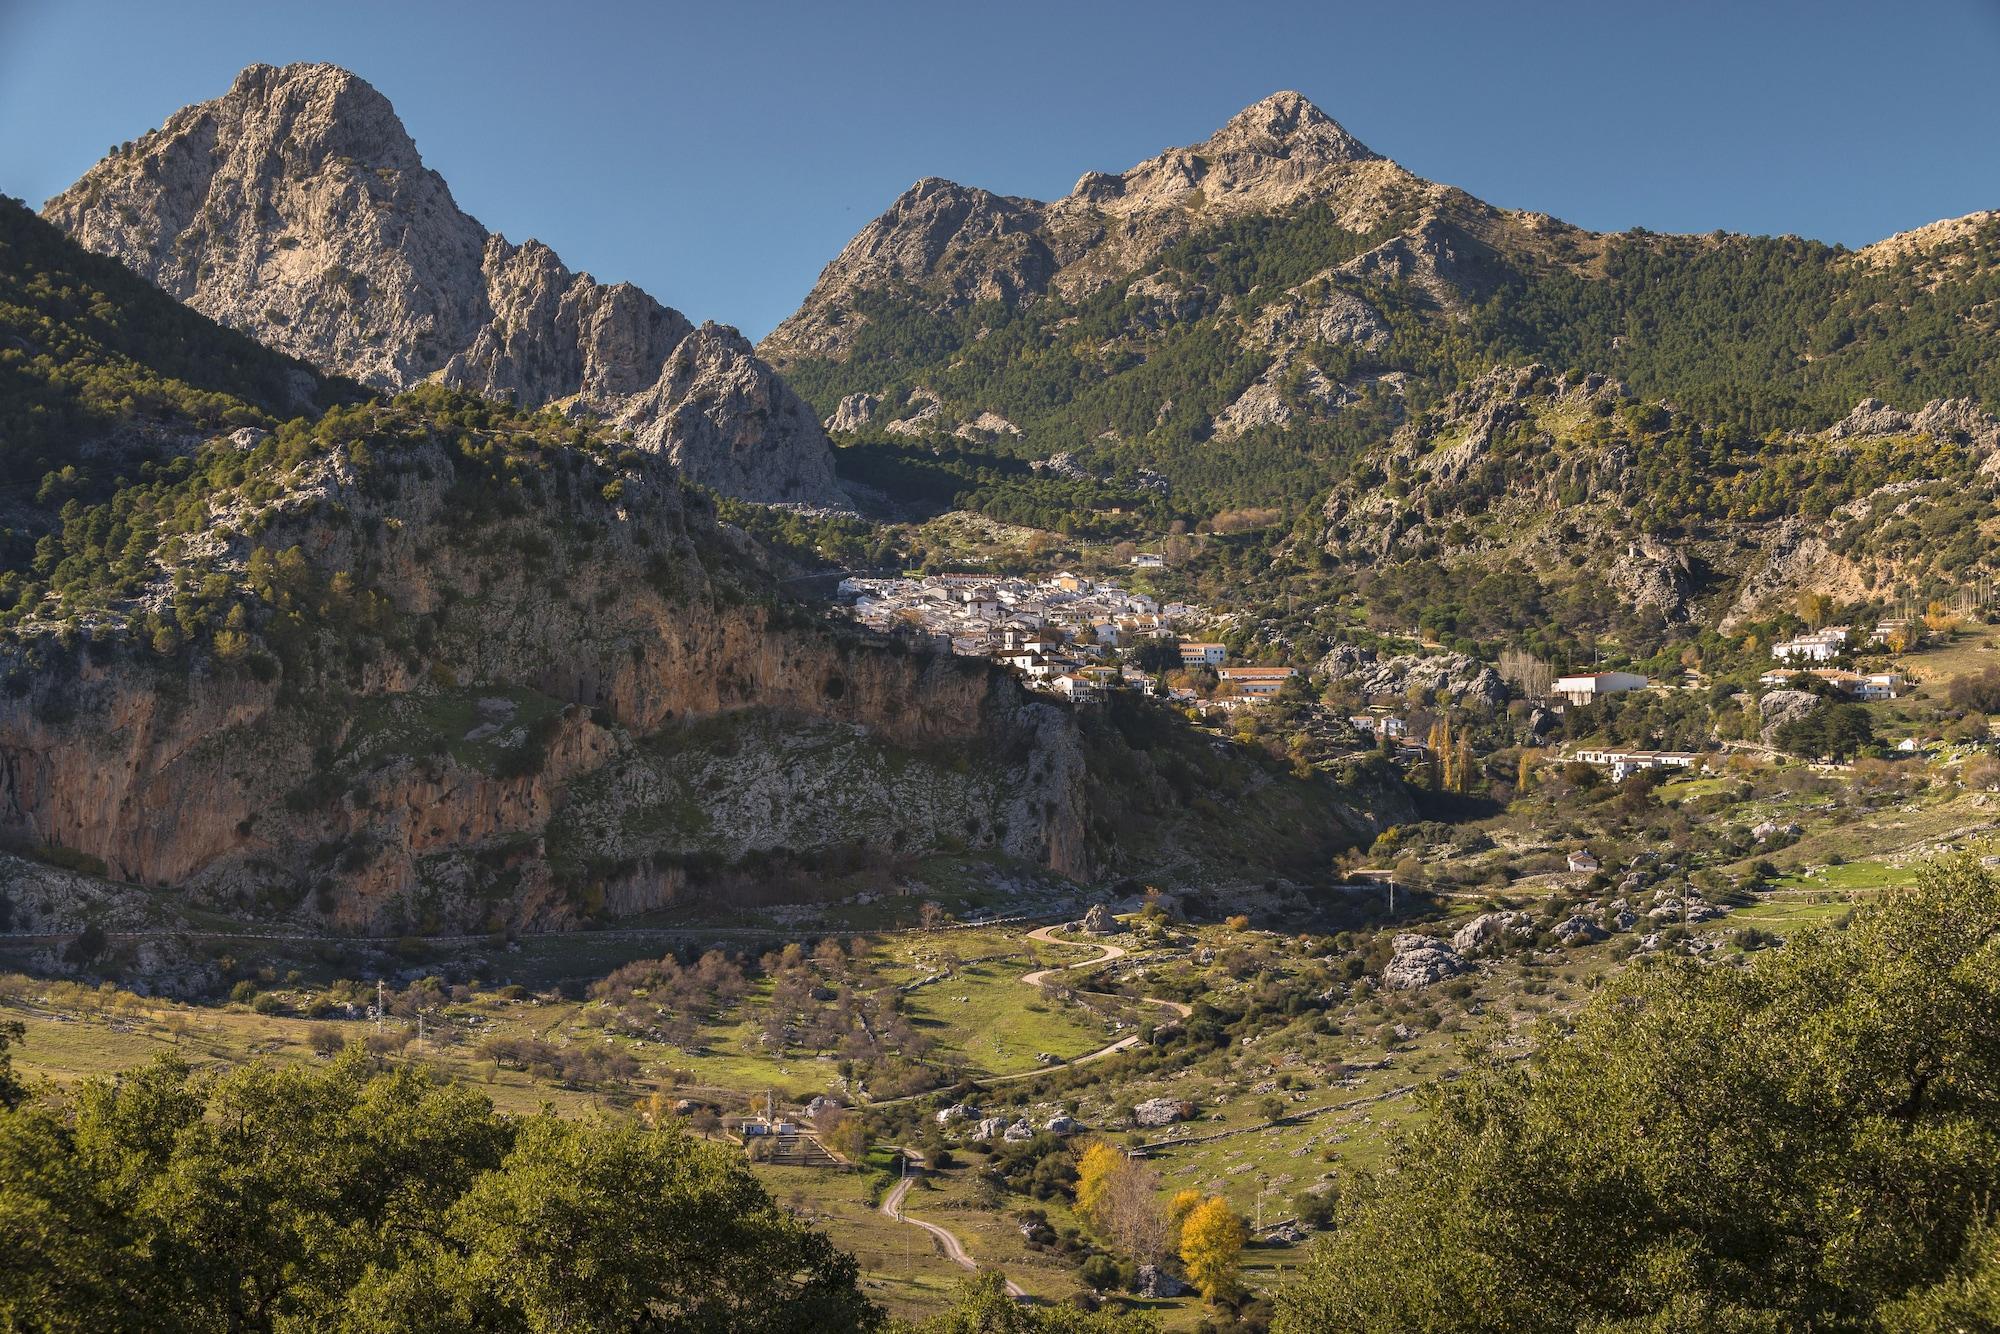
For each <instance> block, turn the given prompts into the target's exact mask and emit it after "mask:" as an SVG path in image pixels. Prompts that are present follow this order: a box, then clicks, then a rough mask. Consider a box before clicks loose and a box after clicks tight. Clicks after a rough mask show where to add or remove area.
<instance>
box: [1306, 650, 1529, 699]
mask: <svg viewBox="0 0 2000 1334" xmlns="http://www.w3.org/2000/svg"><path fill="white" fill-rule="evenodd" d="M1319 673H1320V675H1322V676H1324V677H1325V678H1326V679H1327V680H1328V681H1329V682H1331V683H1334V684H1336V685H1345V686H1348V687H1350V688H1352V689H1353V690H1355V691H1357V692H1359V693H1360V694H1363V695H1395V696H1402V695H1406V694H1408V693H1409V692H1410V691H1411V690H1413V689H1416V690H1428V691H1431V692H1433V693H1435V694H1436V695H1438V696H1439V697H1440V698H1443V699H1450V700H1455V701H1458V702H1461V703H1482V704H1486V705H1488V706H1492V707H1497V706H1499V705H1502V704H1505V703H1506V702H1507V683H1506V682H1504V681H1502V680H1501V679H1500V674H1499V673H1498V672H1496V671H1494V670H1493V668H1491V667H1489V666H1487V665H1486V664H1485V663H1483V662H1481V661H1479V660H1478V659H1477V658H1474V657H1470V656H1468V655H1466V654H1464V653H1437V654H1432V655H1430V656H1428V657H1425V656H1421V655H1418V654H1414V653H1402V654H1397V655H1395V656H1394V657H1388V658H1384V657H1382V656H1381V655H1380V654H1378V653H1377V652H1376V651H1375V650H1374V649H1372V648H1362V647H1360V646H1358V645H1355V644H1336V645H1335V646H1334V647H1333V649H1332V650H1331V651H1330V652H1328V653H1327V655H1326V656H1325V657H1323V658H1321V659H1320V661H1319Z"/></svg>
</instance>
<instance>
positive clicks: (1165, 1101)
mask: <svg viewBox="0 0 2000 1334" xmlns="http://www.w3.org/2000/svg"><path fill="white" fill-rule="evenodd" d="M1193 1115H1194V1105H1193V1104H1192V1103H1186V1102H1182V1101H1180V1100H1179V1099H1177V1098H1148V1099H1146V1100H1145V1101H1144V1102H1142V1103H1139V1104H1138V1105H1137V1106H1135V1107H1134V1108H1133V1109H1132V1123H1133V1124H1134V1125H1138V1126H1144V1127H1146V1128H1147V1129H1150V1130H1157V1129H1158V1128H1159V1127H1161V1126H1170V1125H1172V1124H1173V1123H1174V1122H1176V1121H1185V1120H1187V1119H1188V1118H1189V1117H1190V1116H1193Z"/></svg>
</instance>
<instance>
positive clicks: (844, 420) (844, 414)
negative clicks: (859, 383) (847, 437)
mask: <svg viewBox="0 0 2000 1334" xmlns="http://www.w3.org/2000/svg"><path fill="white" fill-rule="evenodd" d="M881 406H882V400H881V398H880V397H879V396H878V395H875V394H849V395H848V396H847V397H845V398H843V399H841V400H840V403H839V405H838V406H836V407H835V408H834V410H833V415H832V416H831V417H828V418H827V419H826V429H827V430H829V431H858V430H860V429H861V428H862V427H864V426H866V425H867V424H868V423H869V422H871V421H874V420H875V409H877V408H879V407H881Z"/></svg>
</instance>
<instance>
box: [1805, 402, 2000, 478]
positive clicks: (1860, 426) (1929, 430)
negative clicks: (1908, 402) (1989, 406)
mask: <svg viewBox="0 0 2000 1334" xmlns="http://www.w3.org/2000/svg"><path fill="white" fill-rule="evenodd" d="M1897 435H1927V436H1929V437H1930V438H1931V439H1933V440H1938V441H1943V442H1947V443H1950V444H1958V445H1970V446H1971V447H1972V448H1973V449H1975V450H1977V451H1978V452H1979V453H1980V454H1982V455H1985V456H1987V457H1986V467H1987V470H1988V471H1991V470H1992V466H1993V462H1994V456H1995V455H1996V454H2000V419H1996V418H1995V417H1994V416H1993V415H1992V414H1991V413H1988V412H1986V411H1985V410H1984V409H1982V408H1981V407H1980V406H1979V404H1977V403H1976V402H1974V401H1973V400H1971V399H1969V398H1939V399H1932V400H1931V401H1930V402H1929V403H1926V404H1924V406H1923V407H1921V408H1919V409H1918V410H1917V411H1915V412H1903V411H1901V410H1899V409H1896V408H1892V407H1890V406H1889V405H1888V404H1887V403H1884V402H1883V401H1882V400H1881V399H1879V398H1864V399H1862V400H1861V401H1860V402H1859V403H1856V404H1855V405H1854V411H1852V412H1850V413H1848V414H1847V416H1846V417H1844V418H1842V419H1841V420H1840V421H1837V422H1835V423H1834V424H1833V425H1832V426H1830V427H1828V428H1827V429H1826V431H1825V437H1826V439H1828V440H1833V441H1844V440H1866V439H1870V438H1880V437H1883V436H1897Z"/></svg>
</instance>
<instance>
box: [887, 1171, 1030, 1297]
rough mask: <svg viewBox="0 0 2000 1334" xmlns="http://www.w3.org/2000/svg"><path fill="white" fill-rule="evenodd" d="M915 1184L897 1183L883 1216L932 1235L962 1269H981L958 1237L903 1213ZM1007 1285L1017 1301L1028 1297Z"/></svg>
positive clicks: (1011, 1282) (1013, 1284)
mask: <svg viewBox="0 0 2000 1334" xmlns="http://www.w3.org/2000/svg"><path fill="white" fill-rule="evenodd" d="M915 1182H916V1178H915V1177H907V1176H906V1177H904V1178H903V1179H902V1180H901V1181H898V1182H897V1183H896V1188H895V1189H894V1190H892V1191H890V1192H889V1193H888V1194H887V1195H885V1196H884V1197H883V1198H882V1214H883V1216H884V1217H886V1218H893V1219H895V1220H896V1221H897V1222H898V1223H908V1224H909V1225H910V1226H911V1227H919V1228H922V1229H923V1230H924V1231H926V1232H928V1233H930V1235H931V1239H932V1240H933V1241H935V1242H937V1244H938V1249H940V1250H941V1251H943V1252H944V1258H945V1259H947V1260H949V1261H951V1262H952V1263H953V1264H955V1265H957V1266H958V1267H959V1268H960V1269H971V1270H977V1269H978V1268H979V1265H978V1263H977V1262H976V1261H974V1260H973V1258H972V1256H971V1255H970V1254H969V1253H968V1252H967V1251H966V1249H965V1244H964V1243H963V1242H961V1241H960V1240H959V1239H958V1238H957V1237H955V1236H953V1235H952V1234H951V1233H950V1232H948V1231H946V1230H945V1229H944V1228H941V1227H939V1226H938V1225H937V1224H936V1223H926V1222H925V1221H924V1220H923V1219H921V1218H912V1217H910V1216H909V1215H908V1214H906V1213H904V1212H903V1197H904V1196H906V1195H908V1194H909V1193H910V1187H911V1185H913V1184H914V1183H915ZM1006 1283H1007V1295H1008V1296H1009V1297H1012V1298H1014V1299H1015V1300H1016V1301H1019V1300H1021V1299H1022V1298H1024V1297H1026V1296H1027V1295H1028V1294H1027V1291H1026V1290H1025V1289H1023V1288H1022V1287H1021V1285H1020V1284H1018V1283H1016V1282H1015V1281H1014V1280H1013V1279H1011V1278H1010V1279H1008V1280H1006Z"/></svg>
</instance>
